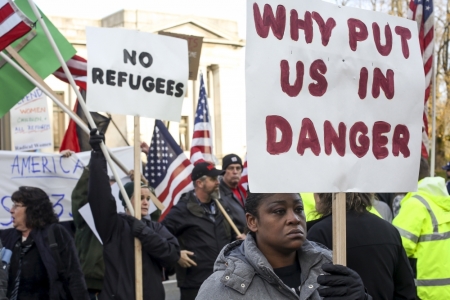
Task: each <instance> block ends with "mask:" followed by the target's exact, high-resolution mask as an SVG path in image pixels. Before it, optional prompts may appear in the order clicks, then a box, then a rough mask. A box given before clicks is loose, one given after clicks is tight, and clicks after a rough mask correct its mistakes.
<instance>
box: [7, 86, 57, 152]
mask: <svg viewBox="0 0 450 300" xmlns="http://www.w3.org/2000/svg"><path fill="white" fill-rule="evenodd" d="M10 114H11V137H12V143H13V145H14V146H13V148H14V150H15V151H27V150H35V149H41V148H46V147H52V146H53V136H52V127H51V124H50V115H49V112H48V103H47V97H46V96H45V94H44V93H43V92H42V91H41V90H40V89H38V88H35V89H34V90H32V91H31V92H30V93H29V94H28V95H26V96H25V97H24V98H23V99H22V100H20V101H19V102H18V103H17V104H16V105H14V107H13V108H11V110H10Z"/></svg>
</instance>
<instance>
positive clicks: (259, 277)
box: [197, 193, 371, 300]
mask: <svg viewBox="0 0 450 300" xmlns="http://www.w3.org/2000/svg"><path fill="white" fill-rule="evenodd" d="M245 210H246V218H247V227H248V229H249V234H248V235H247V238H246V239H245V240H244V241H235V242H233V243H231V244H228V245H227V246H225V248H224V249H222V251H221V253H220V254H219V257H218V258H217V260H216V263H215V266H214V273H213V274H212V275H211V276H210V277H209V278H208V279H207V280H206V281H205V282H204V283H203V285H202V286H201V288H200V291H199V294H198V296H197V299H211V297H213V298H214V299H218V300H221V299H224V300H225V299H235V300H237V299H302V300H307V299H311V300H315V299H322V298H323V299H327V298H328V297H330V298H329V299H354V300H365V299H371V297H370V296H369V295H367V294H366V293H365V289H364V285H363V283H362V281H361V278H360V277H359V275H358V274H357V273H356V272H354V271H353V270H351V269H349V268H346V267H344V266H340V265H332V264H331V261H332V259H331V252H330V251H329V250H328V249H326V248H322V247H321V246H319V245H318V244H315V243H313V242H309V241H308V240H306V221H305V214H304V212H303V203H302V199H301V198H300V196H299V194H254V193H250V194H249V196H248V198H247V201H246V203H245ZM324 272H327V273H328V274H327V275H324V274H323V273H324ZM212 295H214V296H212Z"/></svg>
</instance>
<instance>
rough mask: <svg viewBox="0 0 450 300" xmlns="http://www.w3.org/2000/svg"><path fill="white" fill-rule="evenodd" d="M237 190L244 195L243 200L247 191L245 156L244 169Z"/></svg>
mask: <svg viewBox="0 0 450 300" xmlns="http://www.w3.org/2000/svg"><path fill="white" fill-rule="evenodd" d="M239 189H240V190H241V191H242V192H243V193H244V195H245V198H247V189H248V170H247V154H246V155H245V161H244V168H243V169H242V175H241V180H240V181H239Z"/></svg>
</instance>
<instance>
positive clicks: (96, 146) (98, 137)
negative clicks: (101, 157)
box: [89, 128, 105, 152]
mask: <svg viewBox="0 0 450 300" xmlns="http://www.w3.org/2000/svg"><path fill="white" fill-rule="evenodd" d="M90 136H91V137H90V139H89V144H90V145H91V147H92V149H93V150H94V151H95V152H100V151H102V149H101V148H100V144H101V143H102V142H105V135H104V134H103V132H99V133H98V134H97V128H93V129H91V132H90Z"/></svg>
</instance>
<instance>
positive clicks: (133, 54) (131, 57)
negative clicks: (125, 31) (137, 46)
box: [123, 49, 136, 66]
mask: <svg viewBox="0 0 450 300" xmlns="http://www.w3.org/2000/svg"><path fill="white" fill-rule="evenodd" d="M129 60H131V63H132V64H133V66H134V65H136V51H134V50H133V51H132V52H131V55H130V53H129V52H128V50H127V49H123V62H124V63H128V61H129Z"/></svg>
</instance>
